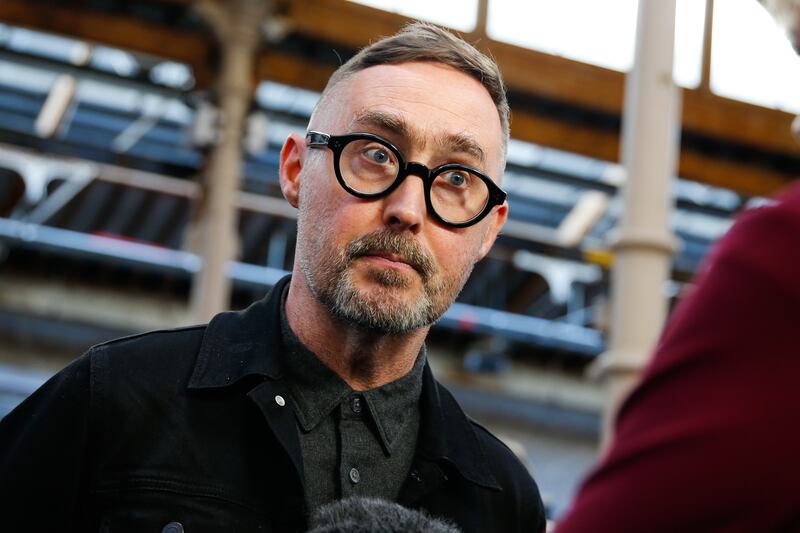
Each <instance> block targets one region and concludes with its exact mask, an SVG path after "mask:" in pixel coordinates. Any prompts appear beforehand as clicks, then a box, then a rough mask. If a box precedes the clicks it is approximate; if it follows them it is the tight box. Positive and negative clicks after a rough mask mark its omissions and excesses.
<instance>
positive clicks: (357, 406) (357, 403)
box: [350, 396, 364, 415]
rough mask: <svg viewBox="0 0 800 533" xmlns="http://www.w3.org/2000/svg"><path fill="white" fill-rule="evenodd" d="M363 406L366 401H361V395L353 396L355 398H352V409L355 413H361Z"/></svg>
mask: <svg viewBox="0 0 800 533" xmlns="http://www.w3.org/2000/svg"><path fill="white" fill-rule="evenodd" d="M363 408H364V403H363V402H362V401H361V396H353V399H352V400H350V409H351V410H352V411H353V412H354V413H355V414H357V415H360V414H361V410H362V409H363Z"/></svg>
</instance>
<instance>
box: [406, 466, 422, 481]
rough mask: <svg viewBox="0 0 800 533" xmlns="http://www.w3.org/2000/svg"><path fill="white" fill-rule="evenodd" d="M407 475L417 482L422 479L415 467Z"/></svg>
mask: <svg viewBox="0 0 800 533" xmlns="http://www.w3.org/2000/svg"><path fill="white" fill-rule="evenodd" d="M409 476H411V479H413V480H414V481H416V482H417V483H419V482H421V481H422V476H420V475H419V471H417V470H416V469H415V470H412V471H411V473H410V474H409Z"/></svg>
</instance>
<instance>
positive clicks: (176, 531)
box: [161, 522, 183, 533]
mask: <svg viewBox="0 0 800 533" xmlns="http://www.w3.org/2000/svg"><path fill="white" fill-rule="evenodd" d="M161 533H183V524H181V523H180V522H170V523H169V524H167V525H166V526H164V528H163V529H162V530H161Z"/></svg>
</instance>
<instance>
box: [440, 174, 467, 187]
mask: <svg viewBox="0 0 800 533" xmlns="http://www.w3.org/2000/svg"><path fill="white" fill-rule="evenodd" d="M444 178H445V179H446V180H447V182H448V183H449V184H450V185H455V186H457V187H461V186H463V185H464V184H466V183H467V176H466V175H465V174H464V173H463V172H459V171H457V170H454V171H453V172H448V173H447V174H445V176H444Z"/></svg>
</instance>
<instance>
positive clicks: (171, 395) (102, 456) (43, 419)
mask: <svg viewBox="0 0 800 533" xmlns="http://www.w3.org/2000/svg"><path fill="white" fill-rule="evenodd" d="M288 282H289V279H288V278H285V279H283V280H282V281H281V282H279V283H278V285H276V287H275V288H274V289H273V290H272V291H271V292H270V294H268V295H267V297H265V298H264V299H263V300H261V301H259V302H256V303H255V304H253V305H252V306H250V307H249V308H248V309H246V310H244V311H241V312H228V313H222V314H220V315H217V316H216V317H215V318H214V319H213V320H212V321H211V322H210V323H209V324H208V325H207V326H197V327H191V328H184V329H178V330H171V331H160V332H152V333H146V334H142V335H137V336H134V337H128V338H124V339H119V340H115V341H112V342H108V343H105V344H101V345H98V346H95V347H93V348H92V349H90V350H89V351H88V352H87V353H86V354H84V355H83V356H82V357H80V358H79V359H77V360H76V361H74V362H73V363H72V364H71V365H70V366H68V367H67V368H66V369H64V370H63V371H61V372H59V373H58V374H57V375H56V376H54V377H53V378H52V379H51V380H50V381H48V382H47V383H46V384H45V385H43V386H42V387H41V388H40V389H39V390H38V391H36V392H35V393H34V394H33V395H32V396H31V397H30V398H28V399H27V400H26V401H25V402H23V403H22V404H21V405H20V406H19V407H18V408H17V409H15V410H14V411H12V412H11V413H10V414H8V415H7V416H6V417H5V418H4V419H3V420H2V422H0V530H2V531H9V532H24V531H47V532H54V531H59V532H67V531H79V532H83V531H112V532H136V533H142V532H148V531H153V532H159V531H162V529H164V528H165V527H167V526H169V527H172V528H173V530H175V531H178V530H180V529H179V526H178V525H179V524H180V527H182V530H183V531H185V532H186V533H193V532H208V531H226V532H228V531H248V532H249V531H303V530H304V529H305V527H306V516H305V515H306V512H305V509H304V508H303V506H304V504H303V501H304V498H303V487H302V479H303V475H302V468H303V464H302V459H301V454H300V447H299V442H298V435H297V427H296V421H295V418H294V414H293V412H292V410H291V409H290V408H289V407H288V406H287V405H285V402H283V401H281V399H282V398H286V397H288V394H287V391H286V388H285V384H284V382H283V380H282V369H281V367H280V357H279V354H277V353H276V350H277V349H279V348H278V347H279V346H280V342H279V339H280V322H279V316H280V315H279V305H280V297H279V295H280V294H281V289H282V287H283V286H284V284H286V283H288ZM420 409H421V422H420V424H421V425H420V434H419V441H418V444H417V450H416V454H415V458H414V462H413V465H412V468H411V471H410V472H409V476H408V478H407V479H406V482H405V484H404V485H403V488H402V490H401V493H400V497H399V500H398V501H399V503H401V504H403V505H406V506H408V507H412V508H418V509H425V510H427V511H428V512H429V513H430V514H432V515H434V516H439V517H444V518H448V519H450V520H452V521H454V522H455V523H456V524H457V525H458V526H459V527H460V528H462V529H463V530H464V531H476V532H477V531H482V532H513V531H543V530H544V512H543V507H542V502H541V498H540V496H539V491H538V489H537V487H536V484H535V483H534V481H533V480H532V479H531V477H530V476H529V475H528V473H527V471H526V470H525V468H524V467H523V466H522V465H521V464H520V463H519V461H517V459H516V458H515V457H514V456H513V454H512V453H511V452H510V451H509V450H508V448H506V447H505V446H504V445H503V444H502V443H501V442H500V441H498V440H497V439H496V438H495V437H493V436H492V435H491V434H490V433H489V432H488V431H486V430H485V429H484V428H483V427H481V426H480V425H478V424H476V423H475V422H473V421H471V420H470V419H468V418H467V417H466V416H465V415H464V413H463V412H462V411H461V409H460V408H459V406H458V404H457V403H456V402H455V400H454V399H453V397H452V396H451V395H450V393H449V392H448V391H447V390H446V389H445V388H444V387H442V386H441V385H440V384H439V383H438V382H437V381H436V380H435V379H434V378H433V375H432V373H431V371H430V368H428V367H427V365H426V368H425V370H424V376H423V387H422V395H421V399H420ZM169 527H167V529H164V530H165V531H168V530H169Z"/></svg>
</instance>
